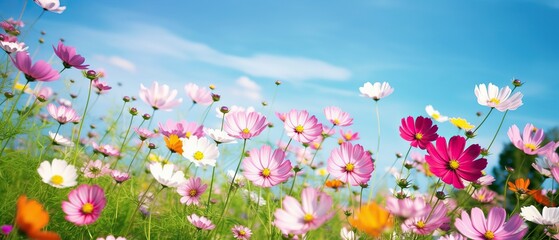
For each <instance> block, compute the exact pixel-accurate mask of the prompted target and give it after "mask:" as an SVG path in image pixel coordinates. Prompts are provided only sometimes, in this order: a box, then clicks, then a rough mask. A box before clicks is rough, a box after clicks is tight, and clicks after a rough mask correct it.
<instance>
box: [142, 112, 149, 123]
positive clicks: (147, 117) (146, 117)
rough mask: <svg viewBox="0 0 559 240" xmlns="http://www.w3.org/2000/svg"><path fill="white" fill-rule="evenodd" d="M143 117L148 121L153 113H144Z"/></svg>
mask: <svg viewBox="0 0 559 240" xmlns="http://www.w3.org/2000/svg"><path fill="white" fill-rule="evenodd" d="M142 118H143V119H144V120H146V121H147V120H149V119H150V118H151V115H149V114H148V113H145V114H144V115H142Z"/></svg>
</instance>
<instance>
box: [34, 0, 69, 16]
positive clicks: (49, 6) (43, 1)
mask: <svg viewBox="0 0 559 240" xmlns="http://www.w3.org/2000/svg"><path fill="white" fill-rule="evenodd" d="M33 1H34V2H35V3H36V4H37V5H39V6H40V7H42V8H43V9H44V10H47V11H50V12H55V13H62V12H64V10H66V6H62V7H61V6H60V1H59V0H33Z"/></svg>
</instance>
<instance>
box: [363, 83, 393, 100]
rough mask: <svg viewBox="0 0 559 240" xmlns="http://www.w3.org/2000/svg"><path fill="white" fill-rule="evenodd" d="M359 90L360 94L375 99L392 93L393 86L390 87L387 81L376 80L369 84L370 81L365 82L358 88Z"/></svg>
mask: <svg viewBox="0 0 559 240" xmlns="http://www.w3.org/2000/svg"><path fill="white" fill-rule="evenodd" d="M359 91H360V92H361V96H364V97H369V98H372V99H373V100H375V101H378V100H380V99H381V98H384V97H387V96H388V95H390V94H392V92H393V91H394V88H392V87H390V84H388V83H387V82H383V83H382V84H381V83H380V82H376V83H374V84H371V83H370V82H366V83H365V85H363V87H360V88H359Z"/></svg>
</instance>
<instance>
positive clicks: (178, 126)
mask: <svg viewBox="0 0 559 240" xmlns="http://www.w3.org/2000/svg"><path fill="white" fill-rule="evenodd" d="M159 131H160V132H161V134H163V136H166V137H171V135H177V136H178V137H179V138H190V137H191V136H196V137H198V138H201V137H203V136H204V126H202V125H198V124H196V123H195V122H190V123H189V122H187V121H185V120H181V121H178V122H175V121H173V120H171V119H168V120H167V122H166V123H165V125H162V124H161V123H159Z"/></svg>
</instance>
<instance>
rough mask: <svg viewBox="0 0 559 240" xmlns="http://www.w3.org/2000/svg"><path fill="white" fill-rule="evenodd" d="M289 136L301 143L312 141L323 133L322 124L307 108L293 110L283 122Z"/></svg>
mask: <svg viewBox="0 0 559 240" xmlns="http://www.w3.org/2000/svg"><path fill="white" fill-rule="evenodd" d="M283 127H284V129H285V132H286V134H287V136H289V137H290V138H292V139H293V140H295V141H297V142H300V143H310V142H312V141H314V140H315V139H316V138H317V137H318V136H320V135H321V133H322V124H320V123H318V120H317V119H316V117H315V116H310V117H309V113H308V112H307V111H305V110H303V111H300V112H299V111H297V110H291V111H289V112H288V113H287V114H286V117H285V122H284V124H283Z"/></svg>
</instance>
